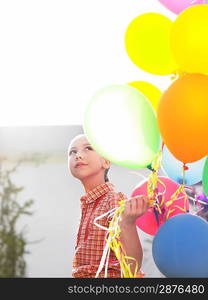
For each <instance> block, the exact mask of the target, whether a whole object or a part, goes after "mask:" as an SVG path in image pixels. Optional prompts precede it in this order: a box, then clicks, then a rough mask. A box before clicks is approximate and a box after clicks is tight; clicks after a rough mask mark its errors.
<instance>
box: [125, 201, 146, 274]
mask: <svg viewBox="0 0 208 300" xmlns="http://www.w3.org/2000/svg"><path fill="white" fill-rule="evenodd" d="M147 208H148V198H147V197H141V196H140V197H139V196H138V197H133V198H131V199H130V200H129V201H127V202H126V205H125V209H124V211H123V213H122V219H121V221H120V228H121V235H120V237H121V242H122V245H123V248H124V250H125V253H126V256H129V257H133V258H135V260H136V261H137V264H138V271H139V270H140V268H141V265H142V259H143V250H142V246H141V242H140V239H139V236H138V233H137V229H136V223H135V222H136V219H137V218H139V217H141V216H142V215H143V214H144V213H145V212H146V211H147ZM127 262H128V263H130V268H131V272H132V273H133V274H134V271H135V267H136V262H134V261H133V260H130V259H129V260H127Z"/></svg>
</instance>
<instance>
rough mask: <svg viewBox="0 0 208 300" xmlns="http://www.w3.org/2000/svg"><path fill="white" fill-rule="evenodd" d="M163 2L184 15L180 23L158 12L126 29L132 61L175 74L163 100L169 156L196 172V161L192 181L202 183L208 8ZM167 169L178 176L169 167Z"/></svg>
mask: <svg viewBox="0 0 208 300" xmlns="http://www.w3.org/2000/svg"><path fill="white" fill-rule="evenodd" d="M160 2H161V3H163V4H164V5H165V6H166V7H168V8H169V9H170V10H172V11H174V12H175V13H177V14H178V13H179V15H178V16H177V18H176V20H175V21H174V22H172V21H171V20H170V19H168V18H167V17H166V16H163V15H161V14H158V13H145V14H142V15H139V16H138V17H136V18H135V19H134V20H133V21H132V22H131V23H130V24H129V26H128V28H127V30H126V35H125V45H126V50H127V53H128V55H129V57H130V59H131V60H132V61H133V62H134V63H135V64H136V65H137V66H138V67H139V68H141V69H143V70H144V71H146V72H149V73H152V74H156V75H168V74H175V75H176V76H175V80H174V82H173V83H172V84H171V85H170V86H169V87H168V88H167V89H166V91H165V92H164V93H162V95H161V97H160V100H159V103H158V106H157V121H158V125H159V130H160V134H161V137H162V140H163V142H164V144H165V145H166V147H167V150H166V152H167V151H170V153H171V155H172V156H173V159H172V158H171V157H170V155H169V158H171V160H170V164H171V162H172V165H173V164H174V159H175V160H177V161H179V162H181V164H182V165H183V164H187V163H189V164H190V165H189V168H190V169H191V172H192V173H194V170H196V165H195V166H194V165H193V166H192V165H191V163H193V162H197V165H198V168H200V170H201V171H200V172H199V171H198V172H197V174H196V176H195V178H191V180H187V181H188V182H189V184H194V183H196V182H199V181H201V180H202V170H203V165H202V164H203V163H204V160H203V158H205V157H206V156H207V154H208V130H207V124H208V113H207V111H208V76H207V74H208V56H207V53H208V39H207V38H206V35H207V28H208V5H207V4H204V3H205V1H188V0H186V1H183V0H182V1H174V0H171V1H170V0H169V1H168V0H166V1H164V0H163V1H160ZM166 156H167V155H166ZM166 164H167V163H166ZM174 166H175V165H173V168H174ZM164 169H165V167H164ZM167 169H169V171H168V172H167V173H169V174H170V173H174V171H173V170H171V167H170V166H169V167H167ZM186 169H188V168H186ZM205 169H206V168H205ZM199 173H200V174H199ZM174 177H175V176H174ZM180 177H181V174H180V173H179V174H178V175H177V178H173V179H174V180H176V181H177V182H179V180H180ZM192 177H193V176H192Z"/></svg>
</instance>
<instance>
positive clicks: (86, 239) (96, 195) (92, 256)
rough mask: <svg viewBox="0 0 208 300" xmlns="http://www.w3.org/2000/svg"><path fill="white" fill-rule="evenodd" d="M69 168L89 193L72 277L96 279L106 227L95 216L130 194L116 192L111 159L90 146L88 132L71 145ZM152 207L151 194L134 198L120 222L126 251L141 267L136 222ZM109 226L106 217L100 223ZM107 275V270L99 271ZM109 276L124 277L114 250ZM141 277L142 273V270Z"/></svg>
mask: <svg viewBox="0 0 208 300" xmlns="http://www.w3.org/2000/svg"><path fill="white" fill-rule="evenodd" d="M68 167H69V170H70V172H71V174H72V175H73V176H74V177H75V178H77V179H79V180H80V181H81V183H82V185H83V187H84V190H85V195H84V196H82V197H81V199H80V200H81V213H82V214H81V220H80V225H79V230H78V235H77V241H76V247H75V255H74V260H73V270H72V277H75V278H78V277H81V278H84V277H88V278H94V277H95V275H96V272H97V269H98V266H99V264H100V260H101V257H102V254H103V248H104V242H105V235H106V232H105V230H103V229H101V228H98V227H97V226H96V225H94V219H95V218H96V217H97V216H100V215H102V214H104V213H105V212H107V211H109V210H110V209H112V208H115V207H117V206H118V202H119V201H120V200H123V199H127V197H126V196H125V195H124V194H123V193H121V192H116V190H115V187H114V185H113V184H112V183H110V182H109V180H108V177H107V172H108V170H109V168H110V161H109V160H107V159H105V158H103V157H101V156H100V155H99V154H98V153H97V152H96V151H95V150H94V149H93V147H92V146H91V145H90V143H89V142H88V140H87V138H86V136H85V135H84V134H81V135H78V136H76V137H75V138H74V139H73V140H72V141H71V143H70V145H69V148H68ZM147 208H148V198H147V197H142V198H141V197H134V198H131V199H130V201H127V202H126V205H125V209H124V211H123V213H122V219H121V221H120V224H119V225H120V228H121V234H120V238H121V241H122V245H123V248H124V250H125V254H126V255H127V256H129V257H133V258H134V259H135V261H136V262H137V264H138V268H139V269H140V267H141V264H142V257H143V251H142V246H141V243H140V239H139V236H138V233H137V229H136V225H135V221H136V219H137V218H138V217H140V216H142V215H143V214H144V213H145V212H146V210H147ZM99 223H100V224H101V225H103V226H105V227H108V225H109V219H108V218H107V217H104V218H102V219H101V220H100V222H99ZM136 262H132V260H131V261H129V262H128V263H130V266H131V271H132V272H134V271H135V267H136ZM99 276H100V277H104V270H102V271H101V273H100V274H99ZM108 277H117V278H118V277H121V270H120V264H119V262H118V260H117V259H116V256H115V254H114V253H113V251H112V250H111V252H110V259H109V264H108ZM138 277H141V272H140V271H139V272H138Z"/></svg>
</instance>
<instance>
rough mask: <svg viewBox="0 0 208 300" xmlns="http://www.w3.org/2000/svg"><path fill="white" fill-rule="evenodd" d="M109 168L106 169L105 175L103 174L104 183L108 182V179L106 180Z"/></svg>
mask: <svg viewBox="0 0 208 300" xmlns="http://www.w3.org/2000/svg"><path fill="white" fill-rule="evenodd" d="M109 169H110V168H108V169H105V173H104V179H105V182H108V181H109V179H108V171H109Z"/></svg>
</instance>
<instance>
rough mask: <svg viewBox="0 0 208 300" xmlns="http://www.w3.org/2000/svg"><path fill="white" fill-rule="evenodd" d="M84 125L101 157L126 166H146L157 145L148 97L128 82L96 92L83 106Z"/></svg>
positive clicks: (151, 158) (87, 134)
mask: <svg viewBox="0 0 208 300" xmlns="http://www.w3.org/2000/svg"><path fill="white" fill-rule="evenodd" d="M83 127H84V132H85V134H86V136H87V138H88V140H89V142H90V143H91V144H92V146H93V147H94V149H95V150H96V151H97V152H98V153H99V154H100V155H101V156H103V157H105V158H106V159H108V160H110V161H111V162H112V163H115V164H117V165H120V166H124V167H127V168H131V169H141V168H145V167H146V166H147V165H149V164H151V162H152V161H153V159H154V158H155V155H156V154H157V152H158V151H159V148H160V133H159V129H158V125H157V119H156V113H155V111H154V109H153V107H152V105H151V104H150V102H149V101H148V100H147V98H146V97H145V96H144V95H143V94H142V93H140V92H139V91H138V90H137V89H135V88H133V87H131V86H129V85H113V86H109V87H107V88H104V89H101V90H100V91H98V92H97V93H96V94H95V95H94V96H93V97H92V99H91V100H90V101H89V103H88V104H87V106H86V109H85V114H84V120H83Z"/></svg>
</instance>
